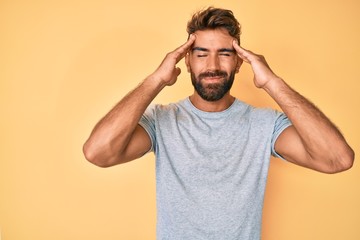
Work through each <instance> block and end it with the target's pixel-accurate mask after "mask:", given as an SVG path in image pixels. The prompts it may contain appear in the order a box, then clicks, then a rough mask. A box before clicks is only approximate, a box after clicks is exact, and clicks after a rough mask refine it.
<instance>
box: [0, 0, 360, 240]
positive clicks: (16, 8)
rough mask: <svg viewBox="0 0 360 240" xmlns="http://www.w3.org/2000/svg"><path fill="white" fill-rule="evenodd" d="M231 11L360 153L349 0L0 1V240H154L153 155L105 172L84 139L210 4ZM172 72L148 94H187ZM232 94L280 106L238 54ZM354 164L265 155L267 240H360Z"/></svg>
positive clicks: (254, 45) (359, 191)
mask: <svg viewBox="0 0 360 240" xmlns="http://www.w3.org/2000/svg"><path fill="white" fill-rule="evenodd" d="M210 5H213V6H216V7H223V8H229V9H232V10H233V12H234V14H235V15H236V17H237V18H238V20H239V21H240V22H241V25H242V36H241V44H242V46H243V47H244V48H247V49H250V50H252V51H254V52H256V53H261V54H263V55H264V56H265V57H266V59H267V61H268V62H269V64H270V66H271V67H272V69H273V70H274V71H275V72H276V73H277V74H278V75H280V76H281V77H282V78H284V79H285V80H286V81H287V83H288V84H290V85H291V86H292V87H293V88H295V89H296V90H297V91H299V92H300V93H302V94H303V95H304V96H306V97H307V98H309V99H310V100H311V101H313V102H314V103H315V104H316V105H317V106H318V107H319V108H320V109H322V110H323V111H324V112H325V113H326V114H327V116H328V117H329V118H330V119H332V121H333V122H335V124H336V125H337V126H338V127H339V128H340V129H341V131H342V132H343V134H344V136H345V137H346V138H347V140H348V142H349V143H350V145H351V146H352V147H353V148H354V150H355V152H356V154H359V153H360V134H359V132H360V131H359V130H360V129H359V122H360V107H359V104H360V93H359V90H360V83H359V82H360V78H359V58H360V47H359V45H360V44H359V43H360V14H359V12H360V2H359V1H357V0H326V1H325V0H318V1H313V0H303V1H288V0H272V1H270V0H269V1H268V0H263V1H260V0H252V1H243V0H238V1H231V0H217V1H205V0H198V1H194V0H181V1H165V0H154V1H148V0H137V1H136V0H135V1H125V0H117V1H115V0H101V1H100V0H89V1H85V0H71V1H70V0H64V1H51V0H50V1H49V0H33V1H25V0H11V1H10V0H2V1H0V123H1V125H0V231H1V235H2V238H1V239H2V240H27V239H31V240H33V239H36V240H48V239H52V240H78V239H87V240H95V239H96V240H97V239H107V240H112V239H125V240H138V239H150V240H151V239H155V227H156V201H155V165H154V156H153V154H148V155H146V156H145V157H143V158H141V159H139V160H136V161H133V162H131V163H128V164H125V165H119V166H115V167H112V168H108V169H102V168H98V167H96V166H94V165H91V164H90V163H88V162H87V161H86V160H85V158H84V156H83V154H82V145H83V143H84V141H85V140H86V139H87V137H88V136H89V134H90V132H91V130H92V128H93V127H94V125H95V124H96V122H97V121H98V120H99V119H100V118H101V117H102V116H104V115H105V114H106V113H107V112H108V111H109V110H110V109H111V108H112V107H113V106H114V105H115V104H116V103H117V102H118V101H119V100H120V99H121V98H122V97H123V96H124V95H125V94H126V93H127V92H128V91H130V90H131V89H133V88H134V87H135V86H136V85H137V84H138V83H139V82H140V81H141V80H142V79H144V78H145V77H146V76H147V75H148V74H150V73H151V72H153V71H154V70H155V69H156V67H157V66H158V65H159V64H160V62H161V61H162V59H163V57H164V56H165V54H166V53H168V52H170V51H172V50H173V49H175V48H176V47H178V46H179V45H181V44H182V43H184V42H185V40H186V39H187V34H186V23H187V21H188V19H189V18H190V16H191V15H192V13H193V12H195V11H196V10H199V9H202V8H204V7H207V6H210ZM179 66H180V67H182V70H183V73H182V74H181V75H180V77H179V79H178V82H177V83H176V84H175V85H174V86H172V87H168V88H166V89H164V90H163V91H162V92H161V93H160V94H159V96H158V97H157V98H156V99H155V100H154V103H164V104H166V103H169V102H174V101H177V100H179V99H183V98H185V97H187V96H188V95H190V94H191V93H192V91H193V88H192V85H191V82H190V79H189V76H188V74H187V72H186V68H185V67H184V63H183V61H182V62H180V63H179ZM232 94H233V95H235V96H236V97H238V98H240V99H242V100H244V101H246V102H248V103H250V104H253V105H255V106H259V107H271V108H278V107H277V106H276V104H275V103H274V102H273V101H272V99H271V98H270V97H268V96H267V95H266V93H265V92H264V91H262V90H259V89H257V88H256V87H255V86H254V85H253V82H252V72H251V69H250V67H249V66H248V65H247V64H244V65H243V67H242V69H241V70H240V73H239V74H238V75H237V76H236V81H235V83H234V86H233V89H232ZM359 174H360V168H359V164H358V163H357V162H356V161H355V165H354V167H353V168H352V169H351V170H349V171H347V172H344V173H340V174H335V175H326V174H322V173H317V172H314V171H311V170H308V169H304V168H301V167H298V166H295V165H292V164H290V163H287V162H286V161H282V160H279V159H272V162H271V166H270V171H269V177H268V186H267V189H266V197H265V206H264V214H263V227H262V229H263V230H262V235H263V237H262V239H263V240H288V239H291V240H307V239H310V240H312V239H316V240H319V239H326V240H337V239H346V240H358V239H360V205H359V202H360V187H359V182H360V175H359Z"/></svg>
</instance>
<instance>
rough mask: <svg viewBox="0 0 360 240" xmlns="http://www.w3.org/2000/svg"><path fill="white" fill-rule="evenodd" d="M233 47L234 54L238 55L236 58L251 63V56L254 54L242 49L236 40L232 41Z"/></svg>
mask: <svg viewBox="0 0 360 240" xmlns="http://www.w3.org/2000/svg"><path fill="white" fill-rule="evenodd" d="M233 47H234V49H235V51H236V53H237V54H238V56H239V57H240V58H241V59H242V60H244V61H245V62H247V63H250V62H251V59H252V56H254V55H255V54H254V53H253V52H251V51H249V50H246V49H245V48H242V47H241V46H240V45H239V44H238V43H237V40H234V41H233Z"/></svg>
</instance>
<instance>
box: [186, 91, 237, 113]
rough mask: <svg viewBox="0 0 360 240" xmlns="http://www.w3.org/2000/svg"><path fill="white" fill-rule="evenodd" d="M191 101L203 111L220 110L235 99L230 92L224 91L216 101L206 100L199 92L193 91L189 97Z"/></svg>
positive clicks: (228, 105) (227, 106)
mask: <svg viewBox="0 0 360 240" xmlns="http://www.w3.org/2000/svg"><path fill="white" fill-rule="evenodd" d="M189 99H190V101H191V103H192V104H193V105H194V106H195V107H196V108H197V109H199V110H201V111H204V112H221V111H224V110H226V109H228V108H229V107H230V106H231V104H233V102H234V101H235V97H233V96H231V95H230V93H226V94H225V95H224V96H223V97H222V98H221V99H219V100H217V101H206V100H204V99H203V98H202V97H200V95H199V94H197V93H196V92H194V94H193V95H191V96H190V97H189Z"/></svg>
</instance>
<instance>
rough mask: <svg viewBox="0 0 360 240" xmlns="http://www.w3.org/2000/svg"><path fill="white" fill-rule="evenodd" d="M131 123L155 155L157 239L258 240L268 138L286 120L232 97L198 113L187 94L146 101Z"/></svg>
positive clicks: (271, 147)
mask: <svg viewBox="0 0 360 240" xmlns="http://www.w3.org/2000/svg"><path fill="white" fill-rule="evenodd" d="M139 124H140V125H141V126H142V127H143V128H144V129H145V130H146V131H147V132H148V134H149V136H150V138H151V141H152V149H151V150H152V151H154V153H155V155H156V184H157V185H156V195H157V239H159V240H164V239H171V240H174V239H179V240H184V239H192V240H193V239H204V240H211V239H214V240H215V239H216V240H221V239H224V240H232V239H241V240H245V239H260V234H261V217H262V208H263V199H264V191H265V184H266V179H267V174H268V167H269V160H270V156H271V154H273V155H274V156H277V157H280V156H279V155H277V154H276V152H275V150H274V144H275V141H276V139H277V137H278V136H279V135H280V133H281V132H282V131H283V130H284V129H285V128H286V127H288V126H289V125H291V123H290V121H289V120H288V118H287V117H286V116H285V115H284V114H283V113H280V112H278V111H275V110H272V109H261V108H255V107H252V106H250V105H248V104H246V103H243V102H241V101H240V100H237V99H236V100H235V101H234V103H233V104H232V105H231V106H230V107H229V108H228V109H226V110H225V111H222V112H203V111H201V110H199V109H197V108H196V107H195V106H193V105H192V103H191V102H190V100H189V98H186V99H185V100H182V101H180V102H178V103H175V104H169V105H151V106H150V107H149V108H148V109H147V110H146V112H145V113H144V115H143V117H142V118H141V120H140V122H139Z"/></svg>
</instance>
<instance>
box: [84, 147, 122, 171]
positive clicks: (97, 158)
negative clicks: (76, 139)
mask: <svg viewBox="0 0 360 240" xmlns="http://www.w3.org/2000/svg"><path fill="white" fill-rule="evenodd" d="M83 153H84V156H85V159H86V160H87V161H89V162H90V163H92V164H94V165H96V166H98V167H101V168H107V167H111V166H113V165H115V164H112V163H111V162H112V161H111V160H109V159H110V158H107V157H104V156H102V154H101V153H100V152H99V151H98V150H96V148H95V147H92V146H91V144H90V143H89V142H86V143H85V144H84V146H83Z"/></svg>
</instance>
